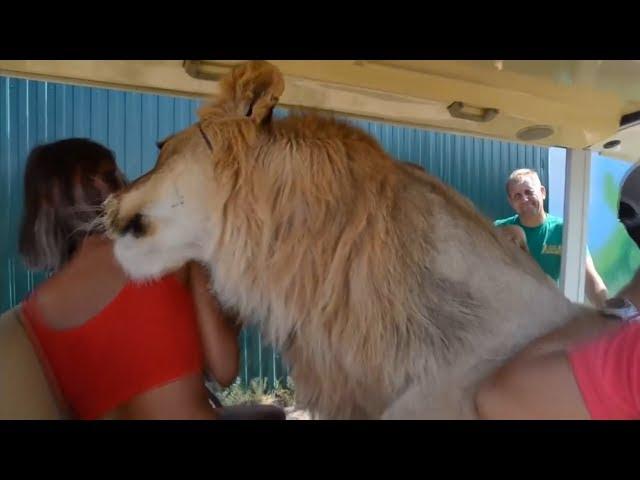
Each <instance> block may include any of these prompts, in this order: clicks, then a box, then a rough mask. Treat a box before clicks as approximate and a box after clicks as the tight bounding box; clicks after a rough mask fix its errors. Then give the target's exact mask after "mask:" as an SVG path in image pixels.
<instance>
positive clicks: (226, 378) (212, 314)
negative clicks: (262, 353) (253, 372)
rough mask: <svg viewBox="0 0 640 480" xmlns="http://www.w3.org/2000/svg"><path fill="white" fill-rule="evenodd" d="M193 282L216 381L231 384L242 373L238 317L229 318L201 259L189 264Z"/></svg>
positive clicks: (209, 367) (204, 342) (207, 357)
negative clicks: (210, 285) (210, 284)
mask: <svg viewBox="0 0 640 480" xmlns="http://www.w3.org/2000/svg"><path fill="white" fill-rule="evenodd" d="M188 271H189V286H190V288H191V292H192V295H193V298H194V302H195V306H196V311H197V314H198V324H199V328H200V335H201V338H202V345H203V349H204V355H205V361H206V367H207V370H208V371H209V372H210V373H211V374H212V375H213V377H214V378H215V380H216V382H217V383H218V384H219V385H221V386H223V387H226V386H229V385H231V383H233V381H234V380H235V378H236V377H237V375H238V368H239V360H240V352H239V348H238V332H239V330H240V327H239V326H238V325H234V323H233V322H234V320H235V319H229V318H225V316H224V314H223V312H222V307H221V305H220V303H219V302H218V300H217V299H216V297H215V296H214V295H213V293H212V292H211V289H210V288H209V275H208V273H207V272H206V270H205V268H204V267H203V266H202V265H200V264H197V263H195V262H194V263H190V264H189V268H188Z"/></svg>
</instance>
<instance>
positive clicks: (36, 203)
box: [19, 138, 126, 270]
mask: <svg viewBox="0 0 640 480" xmlns="http://www.w3.org/2000/svg"><path fill="white" fill-rule="evenodd" d="M125 185H126V179H125V178H124V176H123V175H122V173H121V172H120V171H119V169H118V166H117V164H116V160H115V157H114V155H113V152H111V150H109V149H107V148H105V147H104V146H102V145H100V144H98V143H95V142H93V141H91V140H86V139H82V138H71V139H67V140H60V141H57V142H53V143H48V144H45V145H40V146H38V147H36V148H34V149H33V150H32V151H31V152H30V154H29V157H28V159H27V166H26V171H25V176H24V215H23V219H22V226H21V229H20V241H19V248H20V254H21V255H22V257H23V259H24V261H25V263H26V264H27V266H28V267H29V268H30V269H32V270H57V269H58V268H60V267H61V266H62V265H64V264H65V263H66V262H67V261H68V260H69V259H70V258H71V256H72V255H73V254H74V253H75V251H76V249H77V247H78V245H79V242H80V241H81V240H82V238H83V237H84V236H86V235H88V234H92V233H99V232H101V231H102V229H103V227H102V225H101V222H99V221H96V220H97V219H98V217H99V215H100V213H101V212H100V210H101V205H102V203H103V202H104V201H105V200H106V199H107V197H108V196H109V195H110V194H111V193H114V192H116V191H118V190H119V189H121V188H122V187H124V186H125Z"/></svg>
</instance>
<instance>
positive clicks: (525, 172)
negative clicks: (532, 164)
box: [505, 168, 542, 197]
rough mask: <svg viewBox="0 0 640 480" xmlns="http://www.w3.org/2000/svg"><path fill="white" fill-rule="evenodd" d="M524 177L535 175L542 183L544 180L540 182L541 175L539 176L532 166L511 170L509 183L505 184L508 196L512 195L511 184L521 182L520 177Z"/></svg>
mask: <svg viewBox="0 0 640 480" xmlns="http://www.w3.org/2000/svg"><path fill="white" fill-rule="evenodd" d="M522 177H535V178H536V179H537V180H538V183H540V184H542V182H540V177H539V176H538V172H536V171H535V170H532V169H530V168H519V169H517V170H514V171H513V172H511V175H509V178H508V179H507V183H506V184H505V189H506V190H507V197H509V196H510V194H509V187H510V186H511V184H512V183H516V182H520V179H521V178H522Z"/></svg>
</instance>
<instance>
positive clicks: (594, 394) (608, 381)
mask: <svg viewBox="0 0 640 480" xmlns="http://www.w3.org/2000/svg"><path fill="white" fill-rule="evenodd" d="M569 363H570V364H571V367H572V368H573V373H574V376H575V378H576V382H577V383H578V388H579V389H580V392H581V393H582V397H583V399H584V402H585V405H586V407H587V410H588V411H589V414H590V415H591V418H592V419H594V420H637V419H640V322H638V321H633V322H630V323H627V324H624V325H623V326H621V327H620V328H619V329H617V330H615V331H613V332H610V333H608V334H606V335H604V336H602V337H599V338H597V339H595V340H590V341H588V342H585V343H583V344H580V345H576V346H574V347H573V348H572V349H570V350H569Z"/></svg>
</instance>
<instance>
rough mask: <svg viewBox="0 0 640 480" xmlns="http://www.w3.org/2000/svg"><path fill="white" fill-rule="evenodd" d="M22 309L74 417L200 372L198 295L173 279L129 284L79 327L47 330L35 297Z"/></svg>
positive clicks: (93, 414)
mask: <svg viewBox="0 0 640 480" xmlns="http://www.w3.org/2000/svg"><path fill="white" fill-rule="evenodd" d="M22 312H23V315H24V318H25V323H26V328H27V331H28V332H29V334H30V337H31V340H32V341H33V343H34V345H35V346H36V349H37V350H38V353H39V354H40V358H41V360H42V363H43V365H44V368H45V369H46V370H47V371H48V373H49V374H50V377H52V378H51V380H52V381H53V382H54V385H53V387H54V388H57V391H58V393H59V394H60V395H61V396H62V397H63V399H64V401H65V403H66V404H67V405H68V407H69V408H70V409H71V410H72V414H73V415H74V416H76V417H77V418H81V419H87V420H88V419H97V418H101V417H103V416H104V415H106V414H107V413H108V412H110V411H111V410H113V409H114V408H116V407H118V406H120V405H122V404H124V403H126V402H127V401H129V400H131V399H132V398H133V397H135V396H136V395H138V394H141V393H143V392H145V391H148V390H151V389H153V388H154V387H158V386H161V385H164V384H167V383H169V382H171V381H173V380H176V379H178V378H181V377H183V376H185V375H188V374H192V373H195V372H197V371H201V370H202V369H203V365H204V356H203V352H202V348H201V344H200V336H199V331H198V325H197V317H196V311H195V305H194V302H193V298H192V296H191V293H190V292H189V291H188V290H187V289H186V288H185V287H184V286H183V285H182V284H181V283H180V281H179V280H178V279H177V278H176V277H175V276H174V275H168V276H166V277H164V278H162V279H160V280H158V281H154V282H151V283H144V284H135V283H128V284H126V285H125V286H124V287H123V288H122V290H120V292H119V293H118V295H117V296H116V298H115V299H114V300H113V301H112V302H111V303H110V304H108V305H107V306H106V307H105V308H104V309H103V310H102V311H101V312H99V313H98V314H97V315H96V316H94V317H92V318H90V319H89V320H87V321H86V322H85V323H84V324H82V325H80V326H79V327H75V328H70V329H64V330H56V329H53V328H50V327H48V326H47V325H45V323H44V321H43V320H42V317H41V315H40V312H39V311H38V309H37V306H36V302H35V295H32V296H31V297H30V298H29V299H27V301H26V302H24V304H23V306H22Z"/></svg>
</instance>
